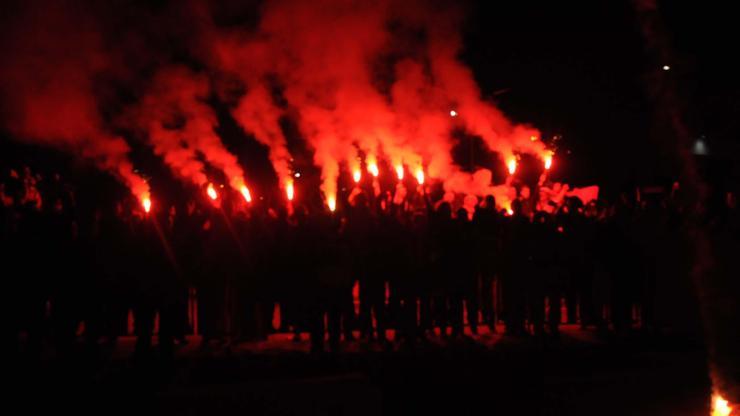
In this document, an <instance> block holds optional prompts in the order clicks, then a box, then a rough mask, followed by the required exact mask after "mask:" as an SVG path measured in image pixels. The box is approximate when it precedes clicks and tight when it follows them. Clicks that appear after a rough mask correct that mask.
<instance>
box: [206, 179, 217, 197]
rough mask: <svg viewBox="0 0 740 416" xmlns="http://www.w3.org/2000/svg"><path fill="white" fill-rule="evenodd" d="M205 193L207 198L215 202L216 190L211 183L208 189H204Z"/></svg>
mask: <svg viewBox="0 0 740 416" xmlns="http://www.w3.org/2000/svg"><path fill="white" fill-rule="evenodd" d="M206 193H207V194H208V197H209V198H211V200H213V201H215V200H216V199H217V198H218V193H216V188H214V187H213V184H212V183H209V184H208V188H207V189H206Z"/></svg>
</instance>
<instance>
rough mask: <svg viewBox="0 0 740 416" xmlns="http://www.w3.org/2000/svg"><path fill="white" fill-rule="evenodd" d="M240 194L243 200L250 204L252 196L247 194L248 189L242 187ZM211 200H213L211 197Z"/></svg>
mask: <svg viewBox="0 0 740 416" xmlns="http://www.w3.org/2000/svg"><path fill="white" fill-rule="evenodd" d="M241 193H242V195H243V196H244V200H246V201H247V202H252V194H251V193H250V192H249V188H247V187H246V185H243V186H242V189H241ZM211 198H212V199H215V198H213V197H211Z"/></svg>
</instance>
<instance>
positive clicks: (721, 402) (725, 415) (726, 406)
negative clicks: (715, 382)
mask: <svg viewBox="0 0 740 416" xmlns="http://www.w3.org/2000/svg"><path fill="white" fill-rule="evenodd" d="M732 411H733V407H732V406H731V405H730V402H728V401H727V400H726V399H725V398H724V397H722V396H721V395H719V394H714V395H713V396H712V416H732V415H733V413H732Z"/></svg>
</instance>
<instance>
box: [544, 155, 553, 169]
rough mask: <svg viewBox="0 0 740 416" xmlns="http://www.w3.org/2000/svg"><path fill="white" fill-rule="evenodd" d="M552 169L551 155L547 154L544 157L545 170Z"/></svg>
mask: <svg viewBox="0 0 740 416" xmlns="http://www.w3.org/2000/svg"><path fill="white" fill-rule="evenodd" d="M551 167H552V154H547V155H546V156H545V170H550V168H551Z"/></svg>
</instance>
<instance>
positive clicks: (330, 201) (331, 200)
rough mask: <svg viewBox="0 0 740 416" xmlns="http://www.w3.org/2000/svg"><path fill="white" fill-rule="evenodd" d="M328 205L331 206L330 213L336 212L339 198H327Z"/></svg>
mask: <svg viewBox="0 0 740 416" xmlns="http://www.w3.org/2000/svg"><path fill="white" fill-rule="evenodd" d="M326 205H328V206H329V211H331V212H334V211H336V209H337V198H336V197H335V196H330V197H328V198H326Z"/></svg>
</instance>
